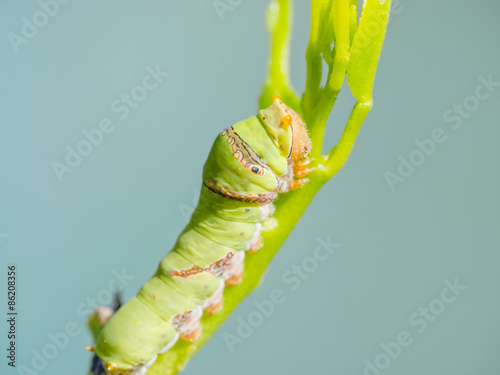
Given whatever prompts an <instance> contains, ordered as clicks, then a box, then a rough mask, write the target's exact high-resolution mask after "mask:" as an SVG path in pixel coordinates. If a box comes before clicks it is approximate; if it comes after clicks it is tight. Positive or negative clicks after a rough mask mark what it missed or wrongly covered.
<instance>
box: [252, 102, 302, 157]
mask: <svg viewBox="0 0 500 375" xmlns="http://www.w3.org/2000/svg"><path fill="white" fill-rule="evenodd" d="M259 116H260V118H261V120H262V122H263V123H264V125H265V127H266V129H267V131H268V132H269V134H270V135H271V138H272V139H273V141H274V142H275V144H276V146H277V147H278V148H279V149H280V152H281V153H282V155H283V156H285V157H287V158H291V159H292V160H294V161H298V160H300V159H301V158H303V157H304V156H306V155H307V154H309V152H310V151H311V140H310V138H309V135H308V134H307V128H306V125H305V124H304V121H302V119H301V118H300V116H299V115H298V113H297V112H295V111H294V110H293V109H291V108H290V107H288V106H287V105H286V104H285V103H283V102H282V101H281V99H280V98H279V97H278V96H277V95H274V96H273V104H271V105H270V106H269V107H268V108H266V109H263V110H261V111H260V112H259Z"/></svg>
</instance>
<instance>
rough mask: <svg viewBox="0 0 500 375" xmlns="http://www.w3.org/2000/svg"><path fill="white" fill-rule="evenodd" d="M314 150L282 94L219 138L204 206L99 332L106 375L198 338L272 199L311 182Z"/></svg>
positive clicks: (138, 369) (138, 366)
mask: <svg viewBox="0 0 500 375" xmlns="http://www.w3.org/2000/svg"><path fill="white" fill-rule="evenodd" d="M310 149H311V142H310V140H309V136H308V134H307V129H306V127H305V125H304V123H303V122H302V120H301V119H300V117H299V115H298V114H297V113H295V112H294V111H293V110H292V109H290V108H289V107H287V106H286V105H285V104H284V103H283V102H282V101H281V100H280V99H279V98H277V97H275V98H274V99H273V104H272V105H271V106H270V107H268V108H266V109H264V110H261V111H260V112H259V115H258V116H254V117H250V118H249V119H246V120H244V121H240V122H238V123H236V124H234V125H233V126H230V127H228V128H226V129H224V130H223V131H222V132H221V133H220V134H219V135H218V136H217V137H216V139H215V141H214V143H213V146H212V149H211V151H210V154H209V156H208V159H207V161H206V163H205V166H204V169H203V184H202V189H201V194H200V200H199V203H198V206H197V208H196V210H195V211H194V213H193V215H192V217H191V220H190V222H189V224H188V225H187V226H186V228H185V229H184V231H183V232H182V233H181V235H180V236H179V238H178V239H177V242H176V244H175V245H174V248H173V249H172V250H171V251H170V253H168V254H167V256H166V257H165V258H164V259H163V260H162V261H161V262H160V265H159V267H158V269H157V271H156V273H155V274H154V275H153V277H152V278H151V279H150V280H148V281H147V282H146V283H145V284H144V285H143V286H142V288H141V290H140V291H139V293H138V294H137V296H135V297H133V298H132V299H131V300H130V301H128V302H127V303H126V304H125V305H123V306H121V307H120V308H119V309H118V311H117V312H116V313H115V314H114V315H113V316H112V317H111V318H110V319H109V321H107V323H106V324H105V325H104V326H103V327H102V329H100V330H99V331H98V332H96V330H93V333H94V337H95V352H96V354H97V355H98V356H99V357H100V358H101V359H102V361H103V363H104V368H105V371H106V372H107V373H108V374H111V375H120V374H127V375H132V374H144V373H145V372H146V371H147V368H148V367H149V366H150V365H151V364H152V363H153V362H154V361H155V360H156V358H157V355H158V354H160V353H163V352H165V351H167V350H168V349H170V348H171V347H172V346H173V345H174V344H175V342H176V341H177V340H178V339H179V338H181V339H183V340H187V341H194V340H196V338H197V337H198V336H199V334H200V330H201V328H200V319H201V316H202V314H203V311H204V312H205V313H209V314H210V313H215V312H217V311H218V310H219V309H220V308H221V307H222V303H223V301H222V296H223V290H224V288H225V287H226V286H230V285H235V284H237V283H238V282H239V280H240V279H241V278H242V276H243V272H244V258H245V251H249V252H250V253H252V252H255V251H257V250H258V249H259V247H260V246H261V228H262V223H263V221H264V220H266V219H267V218H268V217H269V216H271V215H272V213H273V212H274V206H273V204H272V202H273V200H274V199H276V197H277V196H278V193H284V192H287V191H288V190H289V189H290V188H296V187H300V186H301V185H302V184H303V183H305V182H306V181H307V180H306V179H304V176H305V175H306V174H308V173H309V172H310V171H312V169H307V168H305V166H307V165H308V164H309V159H307V156H308V154H309V152H310ZM248 272H251V270H249V271H248Z"/></svg>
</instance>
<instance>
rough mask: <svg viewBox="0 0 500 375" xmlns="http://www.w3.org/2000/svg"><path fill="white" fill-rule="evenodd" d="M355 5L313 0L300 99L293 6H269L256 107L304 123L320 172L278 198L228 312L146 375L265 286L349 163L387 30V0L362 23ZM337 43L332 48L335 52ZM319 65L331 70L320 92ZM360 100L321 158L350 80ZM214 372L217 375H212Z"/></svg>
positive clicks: (229, 292)
mask: <svg viewBox="0 0 500 375" xmlns="http://www.w3.org/2000/svg"><path fill="white" fill-rule="evenodd" d="M356 9H357V2H356V1H355V0H312V1H311V32H310V37H309V44H308V47H307V51H306V67H307V73H306V91H305V93H304V95H303V97H302V100H301V101H299V100H298V97H297V95H296V94H295V91H294V90H293V88H292V86H291V83H290V78H289V56H290V33H291V24H292V16H291V12H292V6H291V4H290V3H289V1H288V0H271V2H270V6H269V9H268V12H267V26H268V29H269V32H270V34H271V53H270V60H269V73H268V77H267V79H266V81H265V83H264V87H263V91H262V95H261V97H260V100H259V103H260V108H264V107H266V106H268V105H269V104H270V103H271V100H272V99H271V98H272V95H273V94H278V95H279V96H280V97H281V99H283V101H284V102H285V103H287V104H288V105H289V106H291V107H292V108H294V109H295V110H296V111H298V112H299V113H300V114H301V115H302V116H303V118H304V120H305V122H306V124H307V126H308V129H309V132H310V136H311V139H312V142H313V149H312V157H314V158H315V164H314V167H315V170H314V172H312V173H311V174H310V175H309V176H308V178H309V182H308V183H307V184H305V185H304V186H303V187H302V188H300V189H298V190H295V191H290V192H288V193H286V194H282V195H280V197H279V198H278V199H277V200H276V201H275V206H276V212H275V214H274V215H273V218H272V219H271V220H274V221H275V223H276V224H277V225H275V226H274V227H272V228H271V229H269V230H267V231H263V233H262V240H263V247H262V248H261V249H260V250H259V251H258V252H257V253H255V254H253V255H249V256H247V257H246V259H245V273H244V275H243V279H242V281H241V283H240V284H238V285H237V286H234V287H230V288H226V289H225V290H224V307H223V309H222V310H221V311H219V312H218V313H216V314H214V315H204V316H203V318H202V320H201V326H202V333H201V336H200V337H199V338H198V339H197V340H196V341H194V342H192V343H187V342H184V341H179V342H178V343H177V344H176V345H175V346H174V347H173V348H172V349H170V350H169V351H167V352H166V353H164V354H162V355H159V357H158V359H157V361H156V362H155V363H154V365H153V366H152V367H150V368H149V370H148V375H153V374H157V375H175V374H177V373H178V372H180V371H182V370H183V369H184V367H185V366H186V364H187V363H188V362H189V360H190V359H191V358H192V357H193V356H194V355H195V354H196V353H197V351H198V350H199V349H200V348H201V347H202V346H203V345H204V344H205V343H206V342H207V341H208V340H209V339H210V338H211V337H212V336H213V335H214V334H215V332H216V331H217V329H219V328H220V326H221V325H222V324H223V323H224V321H225V320H226V319H227V318H228V317H229V315H230V314H231V313H232V312H233V311H234V310H235V309H236V308H237V306H238V305H239V304H240V303H241V302H242V301H243V300H244V299H245V298H246V297H247V296H248V295H249V294H250V293H251V292H252V291H253V290H254V289H255V288H257V287H258V286H259V285H260V284H261V283H262V281H263V276H264V274H265V271H266V269H267V267H268V265H269V263H270V262H271V260H272V259H273V257H274V256H275V254H276V253H277V252H278V250H279V249H280V247H281V246H282V245H283V243H284V242H285V240H286V239H287V237H288V235H289V234H290V232H291V231H292V230H293V228H294V227H295V225H296V224H297V222H298V221H299V219H300V217H301V216H302V214H303V213H304V211H305V210H306V208H307V206H308V205H309V203H310V202H311V200H312V199H313V198H314V196H315V195H316V193H317V192H318V191H319V190H320V188H321V187H322V186H323V185H324V184H325V183H326V182H327V181H328V180H329V179H330V178H331V177H332V176H334V175H335V174H336V173H337V172H338V171H339V170H340V169H341V168H342V167H343V166H344V164H345V163H346V161H347V159H348V157H349V155H350V154H351V151H352V148H353V146H354V142H355V140H356V137H357V135H358V133H359V130H360V128H361V125H362V124H363V121H364V119H365V118H366V116H367V114H368V112H369V111H370V109H371V107H372V88H373V82H374V78H375V71H376V67H377V64H378V60H379V56H380V52H381V49H382V44H383V41H384V37H385V30H386V27H387V22H388V16H389V10H390V0H365V1H364V4H363V10H362V14H361V17H360V20H359V25H358V20H357V11H356ZM332 43H334V47H332ZM322 59H323V60H325V62H326V63H327V64H328V73H327V74H328V75H327V80H326V84H325V87H323V88H321V87H320V85H321V76H322V73H323V72H322ZM346 75H347V82H348V84H349V87H350V89H351V92H352V94H353V95H354V97H355V98H356V100H357V102H356V104H355V105H354V108H353V110H352V112H351V115H350V117H349V119H348V121H347V124H346V127H345V129H344V132H343V134H342V136H341V137H340V140H339V142H338V144H337V145H336V146H334V147H333V148H332V149H331V150H329V151H328V152H327V153H326V154H325V155H322V154H321V146H322V143H323V134H324V130H325V126H326V122H327V120H328V117H329V116H330V113H331V110H332V107H333V105H334V103H335V101H336V99H337V97H338V94H339V91H340V89H341V87H342V85H343V82H344V79H345V76H346ZM207 372H208V373H211V372H212V371H211V370H210V371H207Z"/></svg>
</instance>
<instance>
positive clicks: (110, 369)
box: [107, 362, 118, 371]
mask: <svg viewBox="0 0 500 375" xmlns="http://www.w3.org/2000/svg"><path fill="white" fill-rule="evenodd" d="M117 368H118V367H117V366H116V365H115V364H114V363H113V362H109V363H108V366H107V369H108V371H114V370H116V369H117Z"/></svg>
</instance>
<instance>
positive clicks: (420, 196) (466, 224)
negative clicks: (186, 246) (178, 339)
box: [0, 0, 500, 375]
mask: <svg viewBox="0 0 500 375" xmlns="http://www.w3.org/2000/svg"><path fill="white" fill-rule="evenodd" d="M221 2H222V3H223V4H224V5H225V6H226V8H225V9H226V11H225V12H223V13H222V12H220V11H219V12H218V11H217V10H216V6H215V5H217V4H218V3H217V2H214V1H211V0H205V1H200V0H197V1H190V2H185V1H179V0H177V1H171V0H168V1H157V0H152V1H148V2H146V3H144V2H134V1H130V0H120V1H117V0H113V1H106V2H102V1H95V0H91V1H78V0H73V1H68V0H65V1H63V0H60V1H59V2H57V3H54V1H49V0H42V1H40V2H28V1H24V2H12V1H4V2H2V3H1V4H0V25H1V26H0V29H1V31H0V34H1V35H2V38H1V41H0V54H1V56H2V57H1V60H0V67H1V69H0V103H1V104H0V105H1V111H0V124H1V125H0V176H1V177H0V181H1V182H0V193H1V194H0V241H1V242H0V251H1V268H0V270H1V271H0V280H1V281H0V289H1V293H0V294H1V296H2V299H1V303H2V308H1V310H2V311H7V285H6V281H7V265H8V264H16V265H17V287H18V294H17V311H18V316H17V333H18V342H17V345H18V348H17V349H18V352H17V363H16V364H17V366H18V367H17V368H15V369H14V368H11V367H9V366H8V365H7V362H8V359H7V358H6V356H5V352H6V350H5V349H6V348H7V347H8V339H7V330H8V323H7V322H6V321H7V319H8V318H7V313H5V315H4V316H3V317H2V320H3V321H4V323H3V324H2V325H1V326H2V332H1V334H0V337H1V339H0V342H1V345H0V346H1V347H2V349H3V352H4V355H2V360H1V362H2V363H1V364H0V366H1V367H0V368H1V370H0V372H1V373H2V374H34V373H36V374H68V373H71V374H85V373H86V371H87V369H88V365H89V361H90V358H91V354H90V353H88V352H86V351H85V350H84V348H85V346H87V345H90V344H91V339H90V335H89V334H88V333H87V331H86V329H85V324H84V321H85V317H86V315H87V313H88V312H90V310H91V309H92V308H93V307H94V306H96V305H100V304H103V303H104V304H108V303H110V297H111V292H110V290H111V289H112V287H111V286H113V287H114V286H116V285H118V286H119V288H122V289H123V293H124V297H125V298H126V299H128V298H130V297H131V296H133V295H134V294H135V293H136V292H137V291H138V289H139V287H140V286H141V285H142V284H143V283H144V282H145V281H146V280H147V278H148V277H149V276H150V275H151V274H152V273H153V272H154V270H155V269H156V266H157V264H158V262H159V260H160V259H161V258H162V257H163V256H164V254H165V253H166V252H167V251H168V250H169V249H170V248H171V246H172V245H173V243H174V241H175V239H176V237H177V235H178V234H179V233H180V231H181V230H182V228H183V227H184V225H185V224H186V221H187V219H188V218H189V214H190V212H191V211H192V209H193V208H194V205H195V204H196V201H197V198H198V196H197V194H198V190H199V186H200V182H201V179H200V177H201V170H202V167H203V163H204V161H205V158H206V156H207V154H208V152H209V149H210V147H211V141H212V139H213V138H214V137H215V136H216V134H217V132H218V131H220V130H221V129H223V128H224V127H227V126H229V125H231V124H233V123H235V122H237V121H239V120H241V119H243V118H246V117H249V116H251V115H253V114H254V113H255V112H256V110H257V106H256V103H257V96H258V94H259V92H260V88H261V85H262V81H263V79H264V77H265V74H266V59H267V52H268V41H267V33H266V31H265V27H264V18H263V14H264V10H265V7H266V5H267V2H266V1H249V0H243V1H239V2H238V1H232V2H230V1H228V0H221V1H220V2H219V3H221ZM54 4H55V5H54ZM231 4H232V5H231ZM219 5H220V4H219ZM309 14H310V12H309V2H308V1H300V2H299V1H295V27H294V32H293V42H292V56H291V58H292V62H291V65H292V66H291V68H292V80H293V84H294V85H295V87H296V88H297V90H298V91H299V92H300V93H301V92H302V91H303V90H304V81H305V79H304V77H305V62H304V51H305V48H306V44H307V39H308V29H309ZM499 16H500V2H498V1H492V0H491V1H486V0H483V1H478V2H469V1H464V0H459V1H456V0H455V1H452V0H443V1H439V2H436V1H430V0H421V1H418V2H417V1H410V0H399V1H393V9H392V14H391V19H390V23H389V27H388V33H387V38H386V42H385V45H384V49H383V51H382V58H381V61H380V64H379V68H378V73H377V78H376V82H375V89H374V107H373V110H372V112H371V113H370V114H369V116H368V118H367V119H366V121H365V125H364V127H363V129H362V131H361V133H360V135H359V138H358V140H357V143H356V146H355V149H354V151H353V154H352V156H351V158H350V160H349V162H348V163H347V165H346V167H345V168H344V169H343V170H342V171H341V172H340V173H339V174H338V175H337V176H336V177H335V178H334V179H333V180H332V181H330V182H329V183H328V184H327V185H326V186H325V187H324V188H323V189H322V190H321V191H320V193H319V194H318V196H317V197H316V198H315V200H314V201H313V203H312V204H311V205H310V207H309V209H308V210H307V212H306V213H305V215H304V216H303V217H302V220H301V221H300V223H299V225H298V226H297V228H296V229H295V231H294V232H293V233H292V234H291V236H290V237H289V239H288V241H287V242H286V244H285V245H284V246H283V248H282V249H281V251H280V253H279V254H278V256H277V257H276V258H275V260H274V262H273V263H272V265H271V267H270V270H269V273H268V275H267V278H266V281H265V283H264V284H263V285H262V287H261V288H260V289H259V290H258V291H257V292H255V293H254V294H252V295H251V296H249V298H248V299H247V300H246V301H245V302H244V303H243V304H242V305H241V306H240V308H239V309H238V310H237V311H236V312H235V313H234V314H233V316H232V317H231V318H230V319H229V320H228V321H227V322H226V323H225V325H224V326H223V327H222V328H221V329H220V330H219V332H218V334H217V335H216V336H214V337H213V338H212V340H211V341H210V342H209V343H208V344H207V345H206V347H205V348H204V349H203V350H201V351H200V353H199V354H198V355H197V356H196V357H195V359H194V360H192V362H191V363H190V364H189V365H188V367H187V369H186V370H185V372H184V373H183V374H186V375H190V374H193V375H194V374H207V373H209V374H221V375H224V374H235V373H238V374H255V373H261V374H294V375H299V374H300V375H302V374H343V375H358V374H369V375H379V374H402V373H403V374H406V375H420V374H424V373H425V374H428V375H434V374H435V375H438V374H439V375H446V374H454V375H462V374H464V375H465V374H483V375H493V374H498V371H500V355H499V354H500V353H499V351H500V325H499V324H498V316H499V313H500V311H499V310H500V295H499V292H498V290H499V287H500V273H499V272H498V263H499V260H500V256H499V254H498V251H499V246H498V243H499V238H500V231H499V225H500V214H499V212H500V200H499V198H498V192H499V189H500V176H499V168H498V161H499V157H500V148H499V147H498V139H499V138H500V127H499V120H498V118H499V114H500V112H499V101H500V49H499V48H498V36H499V33H500V22H499ZM37 25H38V26H37ZM148 77H149V78H148ZM352 104H353V98H352V96H351V94H350V93H349V90H348V87H347V85H344V88H343V91H342V94H341V96H340V97H339V100H338V101H337V103H336V105H335V108H334V111H333V114H332V116H331V119H330V120H329V124H328V130H327V136H326V139H325V146H326V147H330V146H331V145H333V144H334V143H335V141H336V140H337V138H338V137H339V135H340V133H341V131H342V129H343V126H344V124H345V122H346V119H347V117H348V115H349V113H350V110H351V107H352ZM94 129H101V131H100V133H101V134H102V137H100V136H98V135H97V134H98V133H99V132H97V131H95V130H94ZM88 139H93V142H94V145H91V144H90V143H89V141H88ZM86 140H87V141H86ZM426 140H427V141H426ZM89 145H90V147H89ZM79 154H81V155H83V156H78V155H79ZM327 239H330V240H331V241H332V242H335V243H337V244H338V245H339V246H338V248H337V249H336V251H335V252H334V253H333V255H332V256H330V257H329V258H328V259H326V260H325V261H323V262H319V264H317V267H315V269H314V270H311V272H308V273H307V278H304V279H303V280H300V282H299V283H298V284H297V283H293V284H290V283H289V282H288V281H287V277H288V276H290V272H291V270H292V269H293V267H294V265H295V266H301V265H302V264H303V262H304V260H306V259H307V258H308V257H310V256H312V254H313V253H314V250H315V248H316V246H318V243H319V242H318V241H320V242H321V240H325V241H326V240H327ZM306 262H307V261H306ZM287 275H288V276H287ZM276 289H277V290H280V291H281V292H283V294H284V298H285V300H284V302H283V303H282V304H280V305H277V306H275V309H274V311H273V313H272V314H270V316H268V317H265V318H264V319H263V320H262V321H261V322H260V323H259V324H257V325H256V327H254V328H253V329H252V332H251V333H250V334H249V335H248V337H246V338H244V339H242V340H241V342H238V343H237V344H228V342H227V337H228V334H231V335H235V336H237V332H238V329H241V327H240V326H241V325H242V324H244V323H242V322H248V318H249V316H250V315H251V314H252V313H254V312H255V311H259V310H258V309H257V307H256V303H257V304H258V303H262V301H264V300H266V299H269V298H270V295H271V292H272V291H273V290H276ZM398 348H399V349H398ZM54 349H55V350H54ZM19 366H25V367H24V368H22V367H19ZM27 369H30V370H31V371H34V372H29V371H28V370H27ZM23 371H24V372H23Z"/></svg>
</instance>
